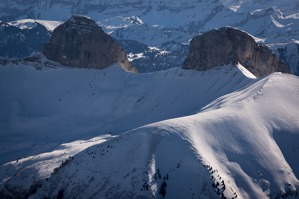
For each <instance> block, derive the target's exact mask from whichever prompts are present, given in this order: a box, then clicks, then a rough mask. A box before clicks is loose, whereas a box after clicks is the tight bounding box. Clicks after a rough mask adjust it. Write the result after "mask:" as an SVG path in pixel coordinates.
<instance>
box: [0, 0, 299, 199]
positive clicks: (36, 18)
mask: <svg viewBox="0 0 299 199" xmlns="http://www.w3.org/2000/svg"><path fill="white" fill-rule="evenodd" d="M298 8H299V1H298V0H293V1H291V0H287V1H279V0H273V1H267V0H261V1H257V0H242V1H237V0H213V1H201V0H192V1H188V2H186V1H182V0H175V1H173V0H172V1H170V0H165V1H158V0H154V1H149V0H147V1H139V0H126V1H120V0H115V1H106V0H101V1H98V0H64V1H56V0H36V1H34V0H30V1H27V0H26V1H24V0H11V1H8V0H0V11H1V12H0V13H1V14H0V15H1V16H0V25H1V27H0V35H1V37H0V56H1V57H4V58H7V57H24V56H28V55H30V54H31V53H32V52H38V51H40V50H41V49H42V46H43V43H44V42H46V40H47V39H48V38H49V36H50V35H51V33H52V31H53V29H54V28H55V27H57V26H58V25H59V24H61V23H62V22H64V21H65V20H66V19H68V18H69V17H70V16H71V15H73V14H82V15H87V16H90V17H91V18H92V19H94V20H96V22H97V24H98V25H100V26H101V27H102V28H103V30H104V31H105V32H106V33H108V34H110V35H111V36H112V37H113V38H115V39H117V40H118V41H119V42H121V44H122V45H123V47H124V49H125V51H126V52H127V55H128V59H129V60H131V61H132V62H133V64H134V65H135V66H136V67H137V68H138V69H139V71H141V72H144V73H139V74H135V73H131V72H126V71H124V70H123V69H122V68H121V67H119V66H118V65H113V66H109V67H108V68H105V69H102V70H99V69H86V68H72V67H66V66H62V65H60V64H59V63H56V62H53V61H50V60H48V59H46V58H45V57H44V56H43V55H42V54H36V55H35V56H31V57H27V58H25V59H10V60H9V59H2V58H1V59H0V96H1V97H0V198H32V199H34V198H38V199H39V198H298V197H299V193H298V192H299V180H298V178H299V169H298V165H299V160H298V157H299V144H298V143H299V104H298V99H299V89H298V88H299V78H298V76H295V75H298V71H299V14H298V13H299V12H298V10H299V9H298ZM223 26H234V27H236V28H239V29H242V30H243V31H246V32H248V33H249V34H251V35H253V37H254V39H255V41H257V42H260V43H264V44H266V45H267V46H268V47H270V48H271V49H272V50H273V52H275V53H276V54H277V55H278V57H279V58H280V59H282V60H284V61H285V62H286V63H288V65H289V67H290V70H291V73H293V74H295V75H292V74H283V73H278V72H276V73H272V74H270V75H267V76H262V77H259V78H256V77H255V76H254V75H253V74H251V73H250V72H249V71H248V70H247V69H246V68H245V67H243V66H242V65H240V64H236V65H224V66H223V65H222V66H218V67H213V68H212V69H210V70H208V71H196V70H185V69H182V68H181V66H182V63H183V61H184V60H185V58H186V57H187V53H188V50H189V42H190V40H191V39H192V38H193V37H194V36H195V35H198V34H201V33H202V32H205V31H209V30H211V29H213V28H220V27H223ZM8 47H12V48H11V50H10V49H9V48H8ZM256 67H259V66H256ZM165 69H167V70H165ZM157 70H163V71H157ZM150 71H155V72H152V73H145V72H150Z"/></svg>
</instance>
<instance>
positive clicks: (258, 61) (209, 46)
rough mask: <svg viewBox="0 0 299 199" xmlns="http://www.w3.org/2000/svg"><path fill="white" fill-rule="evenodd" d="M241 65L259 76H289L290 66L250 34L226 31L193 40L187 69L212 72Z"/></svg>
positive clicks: (210, 32) (216, 31) (231, 30)
mask: <svg viewBox="0 0 299 199" xmlns="http://www.w3.org/2000/svg"><path fill="white" fill-rule="evenodd" d="M237 63H240V64H241V65H243V66H244V67H246V68H247V69H248V70H249V71H250V72H252V73H253V74H254V75H256V76H263V75H267V74H270V73H272V72H276V71H279V72H285V73H288V72H289V70H288V66H287V65H286V64H284V63H283V62H281V61H280V60H278V59H277V58H276V57H275V55H274V54H273V53H272V52H271V51H270V50H269V49H268V48H267V47H266V46H265V45H262V44H258V43H256V42H255V40H254V38H252V37H251V36H250V35H248V34H247V33H246V32H244V31H241V30H238V29H235V28H232V27H223V28H220V29H213V30H211V31H209V32H206V33H204V34H202V35H199V36H196V37H194V38H193V39H192V41H191V44H190V51H189V54H188V57H187V59H186V60H185V62H184V64H183V68H184V69H196V70H208V69H211V68H214V67H216V66H220V65H227V64H237Z"/></svg>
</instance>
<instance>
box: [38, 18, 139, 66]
mask: <svg viewBox="0 0 299 199" xmlns="http://www.w3.org/2000/svg"><path fill="white" fill-rule="evenodd" d="M43 54H44V55H45V56H46V57H47V58H48V59H50V60H53V61H56V62H59V63H60V64H62V65H66V66H71V67H82V68H100V69H102V68H106V67H108V66H111V65H112V64H114V63H117V64H119V65H120V66H121V67H122V68H124V69H125V70H128V71H133V72H137V70H136V68H135V67H133V66H132V65H131V63H130V62H129V61H128V60H127V55H126V53H125V51H124V50H123V49H122V47H121V46H120V45H119V44H118V43H117V42H116V41H114V40H113V38H112V37H111V36H109V35H108V34H106V33H105V32H104V31H103V30H102V29H101V28H100V27H99V26H98V25H97V24H96V22H95V21H93V20H92V19H90V18H88V17H85V16H80V15H75V16H73V17H71V18H70V19H69V20H67V21H66V22H65V23H63V24H61V25H60V26H58V27H57V28H56V29H55V30H54V31H53V33H52V36H51V38H50V42H49V43H47V44H46V45H45V47H44V50H43Z"/></svg>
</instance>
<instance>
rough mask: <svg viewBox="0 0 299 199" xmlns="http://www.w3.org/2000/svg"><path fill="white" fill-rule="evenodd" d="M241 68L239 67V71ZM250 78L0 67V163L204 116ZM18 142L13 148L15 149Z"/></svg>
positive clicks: (234, 71) (227, 73) (222, 73)
mask: <svg viewBox="0 0 299 199" xmlns="http://www.w3.org/2000/svg"><path fill="white" fill-rule="evenodd" d="M240 67H241V66H240ZM252 81H254V79H252V78H246V77H244V74H243V73H242V72H241V71H240V70H239V69H238V68H234V67H227V68H223V69H219V70H217V69H215V70H212V71H207V72H202V73H197V72H194V71H185V70H181V69H178V68H177V69H172V70H168V71H165V72H158V73H153V74H132V73H126V72H125V71H123V70H122V69H120V68H118V67H117V66H114V67H109V68H107V69H105V70H92V69H91V70H84V69H70V68H62V67H58V68H44V70H36V69H35V68H34V67H32V66H30V64H29V63H27V64H26V63H25V64H24V63H19V64H17V65H14V64H9V65H6V66H1V67H0V95H1V96H2V97H1V99H0V107H1V112H0V127H1V132H0V135H1V137H3V138H4V137H5V138H4V139H0V145H1V149H0V163H5V162H7V161H9V160H15V159H18V158H22V157H23V156H24V155H30V154H36V153H38V152H42V151H45V150H48V149H51V147H53V143H55V144H54V146H56V145H57V144H59V143H64V142H70V141H73V140H75V139H79V138H80V139H84V138H90V137H92V136H96V135H99V134H108V133H113V134H118V133H122V132H125V131H127V130H130V129H133V128H136V127H139V126H141V125H145V124H149V123H152V122H157V121H161V120H165V119H169V118H175V117H181V116H185V115H189V114H191V113H194V112H196V111H199V110H200V109H201V108H202V107H203V106H205V105H207V104H208V103H209V102H211V101H212V100H215V99H216V98H218V97H220V96H222V95H224V94H227V93H230V92H232V91H235V90H237V89H239V88H242V87H243V86H245V85H247V84H248V83H250V82H252ZM12 142H14V143H19V144H18V145H11V143H12Z"/></svg>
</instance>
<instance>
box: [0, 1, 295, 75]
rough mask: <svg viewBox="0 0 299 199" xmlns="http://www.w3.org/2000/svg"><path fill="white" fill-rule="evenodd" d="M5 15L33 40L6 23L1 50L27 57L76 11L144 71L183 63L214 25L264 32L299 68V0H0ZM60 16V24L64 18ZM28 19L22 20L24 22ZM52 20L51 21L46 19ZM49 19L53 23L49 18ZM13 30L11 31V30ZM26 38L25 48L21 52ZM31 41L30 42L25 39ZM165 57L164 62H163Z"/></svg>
mask: <svg viewBox="0 0 299 199" xmlns="http://www.w3.org/2000/svg"><path fill="white" fill-rule="evenodd" d="M0 3H1V6H0V10H1V20H2V24H3V22H8V23H9V25H8V26H9V27H10V26H18V27H19V28H23V29H24V28H26V26H27V27H28V28H31V31H32V33H31V34H32V35H34V34H39V35H40V36H39V37H36V38H37V41H34V40H32V39H31V38H30V37H29V36H27V35H26V34H25V33H24V30H20V29H19V33H20V34H18V33H14V34H12V30H11V29H12V28H8V27H7V24H6V25H1V29H2V31H1V32H0V34H2V35H3V36H2V37H1V38H2V39H1V41H0V56H4V57H15V56H18V57H21V56H26V55H29V54H30V53H31V52H36V51H39V50H41V46H42V43H45V42H46V40H47V38H48V37H49V34H51V30H53V24H54V23H55V22H53V21H58V22H59V21H65V20H66V19H68V18H69V17H70V16H71V15H73V14H83V15H87V16H90V17H91V18H93V19H94V20H96V21H97V22H98V24H99V25H100V26H102V27H103V29H104V30H105V31H106V32H107V33H109V34H111V36H112V37H114V38H115V39H117V40H119V41H120V42H121V43H122V44H123V46H124V48H125V50H126V51H127V53H128V55H129V57H130V59H131V60H132V61H133V64H134V65H136V67H137V68H138V69H139V71H141V72H149V71H156V70H162V69H167V68H171V67H180V66H181V65H182V63H183V61H184V59H182V57H185V56H186V55H187V53H188V48H189V47H188V45H189V41H190V39H191V38H192V37H194V36H196V35H198V34H199V33H202V32H206V31H208V30H211V29H213V28H220V27H223V26H233V27H236V28H239V29H241V30H244V31H246V32H248V33H250V34H251V35H253V36H255V37H257V38H258V40H259V42H261V43H265V44H266V45H268V46H269V47H270V48H271V49H272V50H273V52H274V53H275V54H277V55H278V56H279V57H280V59H282V60H283V61H285V62H286V63H287V64H288V65H289V67H290V69H291V72H292V73H293V74H297V75H298V71H299V70H298V68H299V51H298V49H299V48H298V43H299V42H298V41H299V28H298V27H299V14H298V7H299V1H297V0H296V1H283V2H282V1H224V0H222V1H209V2H207V1H189V2H185V1H179V0H178V1H168V0H167V1H142V2H140V1H134V0H131V1H113V2H110V1H100V2H99V1H96V0H94V1H86V0H85V1H84V0H80V1H79V0H78V1H62V2H58V1H54V0H53V1H42V0H40V1H31V2H28V1H26V2H24V1H0ZM28 18H30V19H40V20H46V21H49V20H51V21H52V22H51V24H50V25H51V27H47V29H48V30H49V31H48V32H45V30H44V29H43V31H41V30H40V29H35V28H32V27H33V26H32V21H30V22H28V21H19V22H12V21H15V20H20V19H28ZM58 22H57V23H56V24H58ZM20 24H22V25H20ZM42 24H43V25H47V23H45V22H44V23H42ZM48 24H49V23H48ZM8 35H10V36H8ZM20 35H25V36H22V37H21V36H20ZM18 43H21V45H19V46H20V48H21V49H22V51H23V53H15V50H13V49H15V48H9V46H17V45H18ZM24 43H25V44H24ZM158 63H159V64H158Z"/></svg>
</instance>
